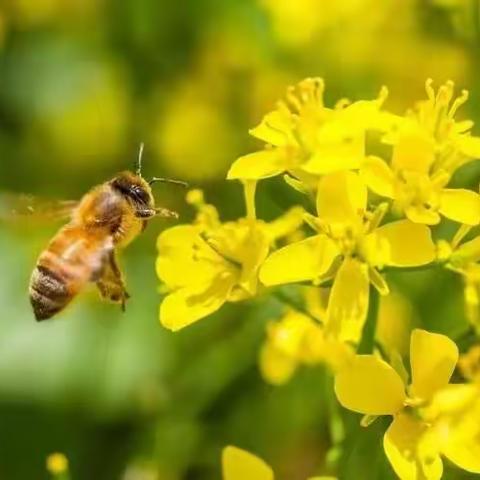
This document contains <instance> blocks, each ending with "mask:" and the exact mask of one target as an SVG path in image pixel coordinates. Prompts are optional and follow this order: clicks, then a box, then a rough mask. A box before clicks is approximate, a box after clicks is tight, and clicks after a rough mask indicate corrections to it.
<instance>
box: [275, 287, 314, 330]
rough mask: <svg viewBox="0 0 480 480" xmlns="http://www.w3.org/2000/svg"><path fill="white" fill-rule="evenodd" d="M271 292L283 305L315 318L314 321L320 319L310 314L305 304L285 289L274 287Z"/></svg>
mask: <svg viewBox="0 0 480 480" xmlns="http://www.w3.org/2000/svg"><path fill="white" fill-rule="evenodd" d="M272 293H273V296H274V297H275V298H276V299H277V300H279V301H280V302H281V303H283V304H285V305H288V306H289V307H291V308H293V309H294V310H296V311H297V312H300V313H303V314H304V315H306V316H307V317H310V318H311V319H312V320H315V322H319V321H320V320H319V319H318V318H317V317H315V316H314V315H312V314H311V313H310V312H309V311H308V310H307V308H306V307H305V305H303V303H302V302H301V301H300V300H298V299H296V298H294V297H293V296H291V295H288V294H287V293H286V292H285V290H282V289H275V290H273V291H272Z"/></svg>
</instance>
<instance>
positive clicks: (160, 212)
mask: <svg viewBox="0 0 480 480" xmlns="http://www.w3.org/2000/svg"><path fill="white" fill-rule="evenodd" d="M155 215H156V216H158V217H162V218H178V213H177V212H174V211H173V210H169V209H168V208H156V209H155Z"/></svg>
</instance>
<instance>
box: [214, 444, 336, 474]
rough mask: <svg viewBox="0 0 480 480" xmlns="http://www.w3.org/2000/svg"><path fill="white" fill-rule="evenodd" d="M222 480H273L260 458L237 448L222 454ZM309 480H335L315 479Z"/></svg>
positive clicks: (269, 470)
mask: <svg viewBox="0 0 480 480" xmlns="http://www.w3.org/2000/svg"><path fill="white" fill-rule="evenodd" d="M222 470H223V480H274V474H273V470H272V469H271V468H270V467H269V466H268V465H267V464H266V463H265V462H264V461H263V460H262V459H260V458H258V457H257V456H255V455H253V454H252V453H249V452H247V451H246V450H242V449H240V448H237V447H233V446H228V447H225V448H224V449H223V452H222ZM310 480H335V478H334V477H315V478H311V479H310Z"/></svg>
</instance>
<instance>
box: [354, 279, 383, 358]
mask: <svg viewBox="0 0 480 480" xmlns="http://www.w3.org/2000/svg"><path fill="white" fill-rule="evenodd" d="M379 297H380V295H379V293H378V291H377V289H376V288H375V287H374V286H373V285H370V296H369V303H368V314H367V321H366V322H365V326H364V327H363V335H362V339H361V340H360V344H359V345H358V349H357V353H359V354H365V353H366V354H368V353H372V352H373V347H374V346H375V332H376V330H377V320H378V307H379V303H380V298H379Z"/></svg>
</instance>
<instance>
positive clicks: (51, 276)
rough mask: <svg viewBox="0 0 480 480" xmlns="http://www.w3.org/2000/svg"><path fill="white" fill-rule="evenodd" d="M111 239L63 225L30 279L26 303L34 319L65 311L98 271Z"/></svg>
mask: <svg viewBox="0 0 480 480" xmlns="http://www.w3.org/2000/svg"><path fill="white" fill-rule="evenodd" d="M109 249H111V240H110V239H109V238H105V237H103V238H102V237H100V236H99V235H98V233H97V234H96V235H94V234H92V233H88V232H87V231H86V230H85V229H83V228H80V227H77V226H72V225H66V226H65V227H64V228H62V229H61V230H60V231H59V232H58V233H57V235H56V236H55V237H54V238H53V240H52V241H51V242H50V244H49V245H48V247H47V248H46V250H44V251H43V252H42V254H41V255H40V257H39V259H38V261H37V265H36V267H35V269H34V271H33V273H32V277H31V279H30V289H29V291H30V303H31V304H32V307H33V312H34V314H35V318H36V319H37V320H45V319H47V318H50V317H52V316H53V315H55V314H56V313H58V312H60V311H61V310H63V308H65V307H66V306H67V305H68V303H70V301H71V300H72V299H73V298H74V297H75V295H76V294H77V293H78V292H79V291H80V290H81V288H82V287H83V286H84V285H85V284H86V283H87V282H89V281H90V280H94V279H95V276H96V275H98V274H99V272H100V271H101V269H102V265H103V261H104V259H105V255H106V253H108V251H109Z"/></svg>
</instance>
